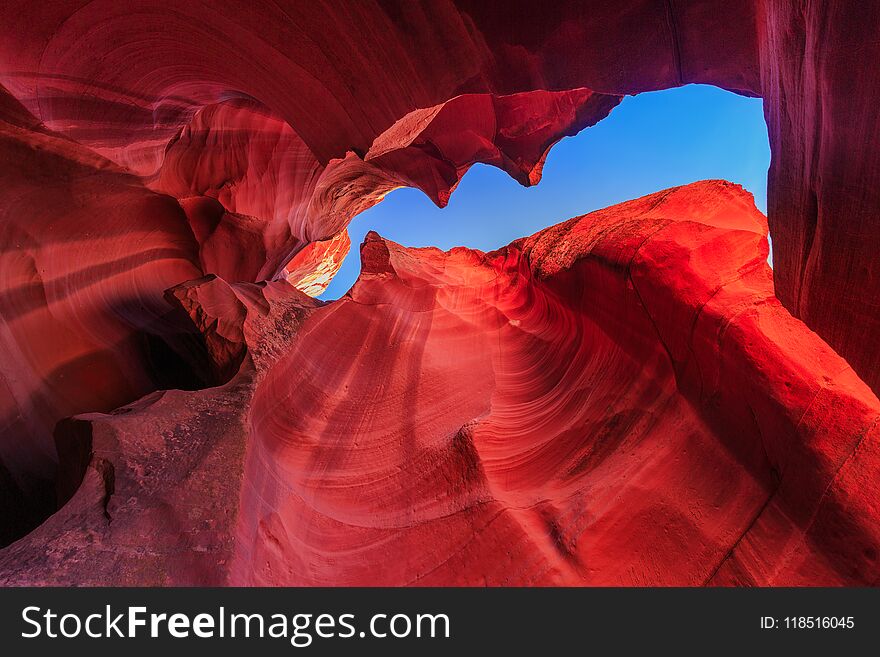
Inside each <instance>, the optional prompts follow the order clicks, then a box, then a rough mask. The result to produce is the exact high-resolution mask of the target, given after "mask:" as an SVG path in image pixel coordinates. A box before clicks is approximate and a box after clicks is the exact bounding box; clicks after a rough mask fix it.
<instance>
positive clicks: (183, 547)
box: [0, 181, 880, 585]
mask: <svg viewBox="0 0 880 657" xmlns="http://www.w3.org/2000/svg"><path fill="white" fill-rule="evenodd" d="M766 235H767V232H766V220H765V218H764V216H763V215H762V214H761V213H760V212H758V211H757V210H756V209H755V207H754V205H753V201H752V198H751V195H750V194H748V193H746V192H744V191H743V190H742V189H741V188H740V187H738V186H736V185H732V184H730V183H725V182H720V181H718V182H713V181H708V182H703V183H695V184H693V185H690V186H687V187H681V188H675V189H671V190H667V191H664V192H660V193H657V194H653V195H651V196H647V197H644V198H642V199H639V200H636V201H631V202H628V203H624V204H622V205H619V206H614V207H612V208H609V209H607V210H602V211H599V212H595V213H592V214H589V215H586V216H584V217H579V218H576V219H572V220H570V221H567V222H565V223H562V224H559V225H557V226H554V227H552V228H548V229H546V230H544V231H542V232H540V233H538V234H536V235H534V236H532V237H529V238H525V239H521V240H518V241H516V242H514V243H513V244H511V245H510V246H508V247H505V248H503V249H501V250H499V251H496V252H493V253H488V254H485V253H482V252H479V251H473V250H470V249H465V248H458V249H453V250H452V251H449V252H445V253H444V252H441V251H439V250H437V249H407V248H403V247H401V246H399V245H397V244H394V243H392V242H388V241H386V240H384V239H382V238H381V237H379V236H378V235H376V234H375V233H373V234H370V235H368V237H367V239H366V241H365V243H364V244H363V245H362V247H361V253H362V259H363V271H362V274H361V276H360V278H359V280H358V282H357V283H356V284H355V286H354V287H353V288H352V290H351V291H350V292H349V294H348V295H346V296H345V297H343V298H342V299H340V300H339V301H337V302H333V303H330V304H323V303H321V302H317V301H314V300H312V299H310V298H309V297H308V296H306V295H304V294H302V293H301V292H299V291H297V290H296V289H295V288H293V287H291V286H289V285H288V284H287V283H284V282H276V283H269V284H260V285H254V284H230V283H227V282H225V281H223V280H222V279H219V278H217V277H213V276H209V277H207V278H203V279H199V280H197V281H193V282H191V283H187V284H185V285H182V286H178V287H176V288H174V289H172V290H170V291H169V298H171V299H173V300H174V302H175V303H176V304H177V305H178V307H179V308H181V309H182V310H183V311H185V312H186V314H187V315H188V316H189V317H190V318H191V319H192V321H193V323H194V324H195V325H196V326H198V328H199V330H200V331H201V332H202V333H203V334H204V336H205V342H206V344H207V348H208V351H209V353H210V354H211V357H212V360H213V362H214V363H215V364H216V365H217V367H218V368H225V369H230V370H232V369H237V372H238V373H237V375H235V376H234V377H233V378H232V380H231V381H230V382H229V383H228V384H226V385H225V386H222V387H219V388H213V389H209V390H203V391H199V392H192V393H182V392H175V391H170V392H166V393H158V394H156V395H153V396H150V397H147V398H145V399H144V400H142V401H140V402H138V403H136V404H133V405H130V406H127V407H125V408H123V409H121V410H120V411H118V412H115V413H114V414H110V415H100V414H91V415H84V416H80V417H77V418H75V419H73V420H70V421H67V422H65V423H62V424H61V425H60V426H59V430H58V432H57V434H56V438H57V440H58V445H59V452H60V453H61V454H66V455H68V458H65V459H64V460H63V462H64V463H65V464H66V474H65V476H64V477H62V478H61V479H60V488H59V490H60V491H61V492H62V494H63V495H64V496H65V497H66V496H71V495H72V497H71V499H70V501H69V502H68V503H67V504H66V506H64V508H63V509H62V510H61V511H60V512H58V513H57V514H55V515H54V516H53V517H52V518H50V519H49V521H47V522H46V523H45V524H44V525H42V526H41V527H40V528H39V529H37V530H36V531H35V532H33V533H32V534H31V535H29V536H28V537H26V538H24V539H22V540H21V541H19V542H17V543H15V544H13V545H12V546H10V547H9V548H7V549H6V550H5V551H3V552H2V553H0V573H2V578H3V580H4V581H5V582H7V583H16V584H21V583H102V582H108V581H113V582H116V583H120V584H124V583H132V584H270V585H279V584H285V585H328V584H329V585H342V584H344V585H357V584H388V585H403V584H424V585H431V584H440V585H445V584H463V585H482V584H491V585H503V584H511V585H513V584H518V585H522V584H554V585H560V584H561V585H576V584H618V585H658V584H677V585H700V584H710V585H718V584H759V585H768V584H793V585H799V584H873V583H875V581H874V580H875V578H876V554H877V548H878V545H880V530H878V524H877V522H876V511H875V504H874V496H873V494H872V483H871V482H872V481H873V480H874V478H875V477H876V476H877V475H878V474H880V473H878V472H877V468H878V465H877V464H878V460H877V458H876V455H877V446H878V440H880V427H878V425H877V421H878V418H880V401H878V400H877V398H876V397H875V396H874V394H873V393H872V392H871V390H870V389H869V388H868V386H867V385H865V384H864V383H863V382H862V381H861V380H860V379H859V378H858V377H857V376H856V375H855V373H854V372H853V370H852V368H851V367H850V366H849V365H847V363H846V362H845V361H844V360H843V359H842V358H841V357H840V356H838V355H837V354H835V353H834V352H833V351H832V350H831V349H830V348H829V347H828V346H827V345H826V344H825V343H824V342H823V341H822V340H821V339H820V338H818V336H816V335H815V334H814V333H813V332H812V331H810V330H809V329H808V328H807V327H806V326H805V325H804V324H803V323H802V322H800V321H799V320H797V319H795V318H793V317H792V316H791V315H790V314H789V313H788V311H787V310H785V308H784V307H783V306H782V305H781V304H780V302H779V301H778V300H777V299H776V297H775V296H774V294H773V288H772V277H771V272H770V270H769V268H768V266H767V264H766V257H767V241H766ZM71 455H72V456H71ZM89 455H91V456H89ZM83 471H85V476H84V478H83V482H82V484H80V485H79V487H78V488H76V486H75V483H76V481H77V480H78V477H82V472H83ZM74 491H75V492H74ZM169 528H171V529H173V531H169Z"/></svg>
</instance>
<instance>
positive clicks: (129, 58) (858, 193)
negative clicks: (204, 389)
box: [0, 0, 880, 391]
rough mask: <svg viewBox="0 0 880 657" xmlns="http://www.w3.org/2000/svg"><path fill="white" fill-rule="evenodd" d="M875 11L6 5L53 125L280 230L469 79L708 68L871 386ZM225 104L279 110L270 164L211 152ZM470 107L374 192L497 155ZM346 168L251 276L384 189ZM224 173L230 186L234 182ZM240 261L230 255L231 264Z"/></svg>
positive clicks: (877, 201) (546, 83)
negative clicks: (749, 121) (762, 151)
mask: <svg viewBox="0 0 880 657" xmlns="http://www.w3.org/2000/svg"><path fill="white" fill-rule="evenodd" d="M878 24H880V4H878V3H876V2H818V1H811V2H770V1H768V0H698V1H691V2H681V1H679V0H617V1H616V2H607V1H606V0H564V1H562V2H556V3H554V4H553V7H552V9H548V8H547V7H544V6H541V5H540V4H538V3H534V2H528V1H525V0H522V1H515V2H486V1H485V0H434V1H432V2H428V3H408V2H395V1H393V0H391V1H388V0H364V1H363V2H358V3H356V4H355V5H354V6H352V5H351V3H348V2H340V1H339V0H316V1H315V2H308V3H302V2H287V1H285V2H275V1H272V0H254V1H253V2H249V3H247V6H246V7H245V6H243V5H239V4H236V3H221V4H219V5H217V4H215V3H202V2H190V3H179V2H174V1H173V0H132V2H127V3H125V4H124V5H122V4H120V3H118V2H115V1H114V0H95V1H92V2H88V3H81V2H76V0H59V1H56V2H51V3H42V4H41V5H40V8H39V11H37V10H36V9H35V8H34V5H33V3H32V2H30V0H11V1H9V2H5V3H4V4H3V6H2V7H0V25H2V26H3V27H2V28H0V29H2V37H3V38H2V40H0V84H3V85H5V86H6V87H7V88H8V89H10V90H11V91H12V93H13V95H14V96H15V97H16V98H18V99H19V100H20V101H21V102H22V103H23V104H24V105H25V106H26V107H27V108H28V109H29V110H30V111H31V112H32V113H33V114H34V115H35V116H36V117H37V118H38V119H39V120H40V121H42V122H44V123H45V124H46V125H47V126H48V127H49V128H51V129H53V130H55V131H58V132H61V133H63V134H65V135H68V136H70V137H72V138H73V139H75V140H77V141H79V142H80V143H82V144H84V145H86V146H88V147H90V148H92V149H94V150H96V151H97V152H98V153H100V154H101V155H103V156H105V157H106V158H108V159H110V160H112V161H115V162H117V163H118V164H120V165H123V166H125V167H127V168H129V169H130V170H132V171H134V172H135V173H138V174H139V175H147V176H156V175H159V174H158V172H159V170H160V169H162V165H163V160H164V159H165V157H166V155H168V156H170V158H171V160H173V161H174V165H173V166H175V167H176V166H181V165H183V167H184V169H187V170H188V174H189V175H190V177H189V178H186V177H184V178H182V179H174V180H168V179H167V177H163V176H161V175H160V180H162V181H164V183H165V184H168V185H169V187H168V188H173V189H175V190H180V189H181V188H186V189H188V190H189V192H191V193H207V194H208V195H209V196H214V197H221V198H224V199H229V198H235V199H236V200H237V202H236V207H238V206H242V207H245V206H247V207H248V208H251V210H253V211H256V209H259V211H260V212H266V213H267V214H265V215H264V214H260V213H257V214H256V215H254V214H253V213H252V212H249V211H248V210H245V209H241V208H239V209H237V210H236V209H234V208H232V207H227V208H226V210H227V211H229V212H232V213H234V214H235V213H238V214H242V213H243V214H244V215H247V217H256V220H257V221H258V222H269V223H272V224H273V226H274V223H275V222H276V221H280V220H282V219H284V218H285V217H286V218H288V219H289V218H290V217H291V215H292V214H293V215H295V214H297V213H298V212H300V211H299V210H296V209H295V208H293V207H292V206H290V205H289V204H290V203H291V202H292V201H293V199H300V200H301V201H302V202H305V201H304V200H303V199H306V198H310V193H307V192H304V191H303V190H302V189H300V185H301V184H305V185H306V186H310V185H313V184H316V185H318V186H319V187H320V183H318V182H317V181H316V180H315V178H316V176H317V175H318V173H317V172H316V171H315V168H316V167H317V168H324V167H330V168H334V169H335V168H337V167H336V166H334V163H336V165H338V164H339V162H345V161H347V160H360V159H361V157H363V156H364V155H365V154H366V153H367V152H368V151H369V150H370V149H371V148H372V147H373V146H374V142H375V141H376V140H377V139H378V138H380V136H381V135H383V133H385V132H386V131H387V130H389V128H391V127H392V126H393V125H395V124H396V123H397V122H399V121H401V120H404V119H406V117H411V119H412V117H417V116H422V117H424V116H425V115H426V114H431V113H432V112H434V110H429V109H426V108H437V107H438V106H441V105H443V104H444V103H446V102H447V101H449V100H450V99H452V98H455V97H456V96H461V95H463V94H489V95H494V96H497V95H510V94H519V93H524V92H535V91H543V90H549V91H552V92H556V93H563V92H565V93H568V92H572V91H574V90H578V89H589V90H593V91H594V92H599V93H600V94H601V95H602V96H603V97H604V100H602V101H601V102H599V100H598V99H597V104H602V103H605V104H606V105H607V104H613V103H614V102H615V99H616V98H618V97H619V96H620V95H621V94H629V93H638V92H642V91H649V90H656V89H663V88H668V87H673V86H678V85H681V84H685V83H692V82H701V83H708V84H715V85H718V86H721V87H724V88H726V89H731V90H734V91H737V92H739V93H745V94H750V95H756V96H762V97H763V98H764V100H765V108H766V117H767V122H768V127H769V131H770V139H771V147H772V150H773V158H772V164H771V171H770V180H769V220H770V227H771V232H772V233H773V235H774V238H775V239H774V240H773V250H774V254H773V262H774V267H775V270H776V274H777V275H776V278H775V289H776V293H777V296H778V297H779V298H780V299H781V300H782V302H783V303H784V304H785V305H786V307H787V308H788V309H789V310H790V311H791V312H792V313H794V314H795V315H796V316H798V317H800V318H801V319H803V320H804V321H805V322H806V323H807V324H808V325H809V326H810V327H811V328H813V329H814V330H816V331H817V332H818V333H819V334H820V335H821V336H822V337H823V338H824V339H826V341H828V342H829V344H831V345H832V346H833V347H834V348H835V349H836V350H837V351H838V352H839V353H841V354H842V355H843V356H844V357H845V358H846V359H847V360H848V361H849V362H850V363H851V364H852V365H853V367H855V369H856V371H857V372H858V373H859V374H860V376H862V378H864V379H865V380H866V381H867V382H868V384H869V385H871V386H872V388H873V389H874V390H875V391H877V390H878V389H880V350H877V349H875V348H874V347H873V345H874V344H875V343H876V338H877V335H878V333H880V307H878V305H877V303H876V299H877V298H880V276H878V274H877V269H876V267H877V264H876V263H877V259H876V257H875V252H876V244H877V240H878V222H877V211H878V207H880V166H878V161H880V151H878V147H877V144H878V143H880V113H878V112H876V111H875V108H876V104H877V98H878V97H880V75H878V74H877V72H876V67H872V66H869V65H865V63H866V62H871V61H876V60H877V59H878V57H880V42H878V41H877V39H876V38H875V32H876V26H877V25H878ZM486 102H487V101H484V104H486ZM226 104H232V105H234V106H237V107H241V106H249V107H251V108H258V109H257V112H258V113H259V114H263V115H268V116H267V117H264V118H261V119H258V120H257V122H258V123H260V124H262V127H268V126H269V124H275V125H276V127H277V131H275V132H272V131H274V130H276V129H275V128H271V130H270V132H272V137H270V138H269V139H268V141H270V142H273V143H276V144H281V143H284V144H285V152H283V153H282V152H277V153H276V154H275V157H271V158H269V159H268V160H267V158H266V153H265V152H263V153H254V152H253V148H252V146H249V145H247V144H246V143H244V142H247V141H248V140H247V138H246V136H245V135H239V136H232V137H228V139H231V140H232V141H237V142H239V143H238V148H239V150H237V151H236V152H237V155H238V156H243V154H244V152H246V151H251V156H252V157H254V158H255V160H254V163H253V165H246V166H244V169H243V163H242V160H241V159H237V156H233V155H231V154H230V153H229V152H228V151H226V150H225V147H224V149H223V152H221V153H217V152H216V151H217V148H216V145H217V143H219V142H209V143H206V142H200V141H199V140H198V139H195V140H194V139H193V137H194V135H195V134H196V133H198V132H199V131H204V130H207V131H208V132H210V130H211V127H210V126H211V125H212V124H211V120H213V119H218V120H226V119H228V120H231V121H232V122H233V123H235V122H236V120H237V119H234V118H233V117H229V116H226V117H225V119H224V117H222V116H220V115H224V114H227V113H226V112H225V111H222V110H221V111H218V110H217V107H218V105H220V106H223V105H226ZM474 109H475V110H476V111H478V113H479V115H474V114H471V113H470V110H465V111H462V112H456V114H459V115H460V117H461V118H460V120H461V123H459V124H458V125H457V126H454V127H455V130H454V133H455V135H456V136H454V137H451V139H452V141H454V142H455V145H454V147H453V148H452V151H453V152H454V153H453V156H452V157H451V158H449V161H448V162H447V161H446V160H447V158H446V157H445V156H440V155H439V154H438V153H437V151H438V150H439V151H441V152H442V151H443V150H444V148H443V143H442V142H443V140H442V139H441V140H439V141H436V140H431V141H425V142H421V143H416V144H415V145H416V148H417V150H420V151H422V154H423V155H427V156H428V160H432V159H434V160H435V162H434V164H430V163H427V162H426V163H423V164H422V165H420V166H421V167H422V168H424V169H425V171H423V172H415V171H413V170H410V171H409V172H408V173H409V174H410V176H409V178H407V179H406V180H404V181H399V180H398V181H397V182H396V183H395V182H389V181H388V180H386V179H385V176H384V175H382V174H380V175H379V178H380V179H382V180H381V183H380V187H383V188H387V186H388V185H391V186H394V185H396V184H415V186H418V187H422V186H424V187H425V188H426V189H428V190H429V193H430V190H431V189H433V188H435V187H437V183H440V184H439V187H438V189H441V190H442V189H443V188H444V187H445V186H448V185H449V184H450V180H451V179H450V177H449V174H450V173H451V170H452V169H457V168H458V166H459V165H458V162H460V161H461V159H460V158H463V159H464V160H471V159H473V158H474V157H475V155H474V154H475V152H477V151H482V147H481V146H479V145H477V144H475V143H474V142H473V139H474V138H476V139H477V141H478V142H479V141H482V139H481V135H483V134H485V133H483V132H481V131H480V130H476V131H474V132H471V131H470V130H469V128H464V127H463V126H467V125H470V123H471V122H472V121H473V120H477V121H478V122H485V121H486V120H487V119H488V116H487V114H486V113H485V111H486V110H483V109H477V108H474ZM605 109H606V110H607V106H606V108H605ZM441 112H442V110H441ZM541 112H542V114H541V116H535V117H533V118H531V119H528V120H526V119H527V117H524V116H522V115H517V113H516V112H513V113H512V114H511V113H505V112H502V114H503V115H504V116H505V117H506V118H508V119H510V120H511V121H513V123H512V124H511V125H507V126H504V125H500V124H499V126H498V131H497V132H498V133H499V134H505V133H506V134H508V135H510V134H513V133H516V132H517V131H519V130H521V129H522V128H523V127H524V126H528V125H530V123H531V124H534V123H535V122H542V121H543V122H545V123H546V124H547V125H552V124H554V123H555V122H560V121H565V122H568V121H570V117H571V113H570V112H569V111H568V110H563V111H562V112H561V113H560V112H558V111H557V108H555V107H554V106H552V105H551V106H549V107H548V106H546V105H545V106H543V107H542V109H541ZM413 113H415V114H413ZM566 113H567V115H568V117H569V118H564V117H565V116H566ZM601 116H602V112H597V114H596V116H595V117H594V118H596V119H598V118H601ZM453 123H456V120H454V121H453ZM285 124H286V125H287V126H289V128H288V127H285ZM253 125H255V124H250V125H249V127H253ZM186 126H190V130H189V133H188V134H187V127H186ZM249 127H248V128H246V129H245V132H247V131H248V129H249ZM580 127H583V125H581V126H580ZM568 128H572V129H573V128H575V126H574V125H568V126H567V128H566V129H568ZM181 131H183V133H181ZM291 131H292V132H291ZM285 132H290V134H282V133H285ZM563 133H566V130H563ZM181 134H182V136H183V137H184V139H183V140H182V143H180V142H179V143H178V145H176V146H173V147H172V148H171V150H172V151H175V152H171V153H169V152H168V148H169V143H170V142H173V141H174V140H175V139H176V138H177V137H178V135H181ZM187 137H188V138H187ZM224 139H227V137H223V138H221V139H220V141H223V140H224ZM292 140H299V141H301V144H302V147H301V148H299V149H297V148H295V147H294V146H292V144H291V141H292ZM187 143H188V145H187ZM496 145H498V146H499V147H501V145H500V144H496ZM435 147H436V148H435ZM192 148H196V149H197V150H202V151H204V152H203V153H201V154H197V153H193V152H192V151H191V149H192ZM268 148H270V149H271V148H272V146H269V147H268ZM501 148H502V150H503V147H501ZM181 149H184V150H187V151H190V152H189V155H186V153H181V152H179V151H180V150H181ZM257 150H259V149H257ZM409 150H410V151H412V149H409ZM490 150H491V147H490ZM466 151H469V152H466ZM297 153H299V154H297ZM184 155H186V157H182V156H184ZM486 157H488V158H489V159H492V160H497V159H498V158H497V156H496V155H492V154H489V153H487V154H486ZM206 158H210V159H212V160H216V163H215V164H210V165H207V164H206ZM476 159H478V160H479V159H480V156H477V157H476ZM511 159H512V160H514V161H516V160H517V159H518V158H517V157H516V156H513V157H512V158H511ZM182 160H183V161H182ZM312 160H314V161H312ZM438 161H439V162H442V163H443V165H444V166H445V168H447V169H449V171H446V172H443V171H442V169H443V168H444V166H441V165H440V164H439V163H438ZM348 164H349V165H352V166H346V167H344V168H343V169H344V170H342V171H336V173H335V176H336V178H335V183H336V184H332V185H331V187H332V189H325V192H326V193H325V195H324V197H323V200H319V201H317V206H316V207H315V208H314V211H312V212H307V211H305V210H303V211H302V212H301V213H300V218H299V219H298V220H297V221H294V222H293V225H292V226H291V232H290V240H289V241H288V242H287V243H285V244H282V243H281V242H279V241H278V240H281V241H282V242H283V241H284V239H283V237H281V236H282V235H283V233H284V231H282V232H281V233H277V232H276V231H274V230H273V231H270V232H271V234H269V235H265V236H262V238H261V239H257V240H252V241H250V242H248V246H249V247H257V248H256V249H255V251H254V253H255V254H257V253H259V251H260V248H267V249H269V250H270V251H271V252H273V253H272V254H271V256H270V257H269V259H268V260H269V262H268V263H267V262H265V261H262V260H260V257H259V256H258V255H255V256H254V258H255V262H253V263H248V264H247V266H242V271H247V272H253V271H262V273H263V274H264V275H265V274H269V276H264V277H267V278H268V277H271V276H272V275H274V274H276V273H278V272H279V271H280V269H281V267H283V266H284V264H285V263H283V262H281V263H280V264H279V262H278V259H283V258H285V257H292V256H293V255H294V254H295V252H296V251H297V249H298V248H301V247H302V243H301V241H302V240H303V239H306V240H309V241H313V240H315V239H318V240H327V239H329V238H331V237H333V236H334V235H336V234H337V233H338V232H339V230H340V229H341V227H342V226H343V225H344V223H345V221H346V220H347V219H348V218H350V217H351V215H352V214H354V213H355V212H356V211H357V210H358V209H363V208H364V207H366V206H368V205H369V204H371V202H374V201H370V200H369V198H365V197H374V198H375V197H380V196H381V194H382V193H384V192H383V190H382V189H378V190H377V189H376V187H375V184H376V183H377V182H378V181H376V180H375V179H373V176H374V175H375V171H363V169H362V167H361V165H360V163H359V162H351V161H349V163H348ZM290 167H293V169H295V170H296V171H295V172H293V171H291V170H290V169H289V168H290ZM527 170H528V167H526V171H527ZM275 172H278V174H280V173H281V172H287V174H286V175H287V179H286V180H281V179H280V178H277V179H274V180H263V181H262V182H263V183H268V185H267V188H266V189H265V190H263V191H261V192H259V193H258V194H257V195H256V196H254V194H253V191H254V189H255V188H254V186H253V185H254V182H255V181H256V180H257V179H259V178H260V177H261V176H262V175H264V174H265V175H266V177H267V178H273V177H275ZM438 172H439V173H440V176H439V178H440V179H442V180H436V179H435V178H436V177H437V174H438ZM324 175H328V176H331V179H332V178H333V176H332V175H331V174H330V173H329V172H327V173H325V174H324ZM339 176H341V177H342V178H344V181H340V179H339ZM404 177H405V178H406V176H404ZM297 179H299V180H300V181H301V182H298V183H294V182H292V181H293V180H297ZM330 182H333V180H330ZM338 183H341V184H342V186H341V187H340V186H338ZM453 184H454V183H453ZM229 185H231V186H234V187H236V188H237V189H236V190H229V189H228V188H227V189H222V188H223V187H224V186H229ZM291 185H292V187H291ZM385 191H387V189H385ZM346 192H350V195H349V194H347V193H346ZM334 200H335V201H338V202H339V205H334V203H333V202H332V201H334ZM294 205H296V203H294ZM331 206H332V207H331ZM306 215H308V218H306ZM328 217H329V219H328ZM215 219H216V218H215ZM216 220H217V221H218V222H219V223H220V224H222V225H223V226H224V228H223V231H222V232H223V233H224V234H226V233H227V231H229V232H231V233H237V232H239V231H244V232H245V233H247V232H248V230H247V226H248V225H249V222H250V219H246V218H245V219H243V218H240V217H237V216H232V215H230V216H226V217H222V216H221V217H220V218H219V219H216ZM324 221H328V222H329V223H328V227H327V229H326V230H325V229H324V227H323V226H322V224H323V222H324ZM241 224H244V225H243V226H242V225H241ZM275 227H276V228H277V226H275ZM261 241H262V242H263V244H262V246H261V245H260V244H259V243H260V242H261ZM255 243H256V244H255ZM275 249H278V252H277V253H275V252H274V251H275ZM226 266H229V267H231V266H232V265H224V272H225V267H226ZM270 272H271V273H270Z"/></svg>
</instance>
